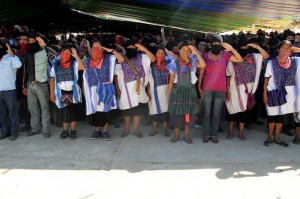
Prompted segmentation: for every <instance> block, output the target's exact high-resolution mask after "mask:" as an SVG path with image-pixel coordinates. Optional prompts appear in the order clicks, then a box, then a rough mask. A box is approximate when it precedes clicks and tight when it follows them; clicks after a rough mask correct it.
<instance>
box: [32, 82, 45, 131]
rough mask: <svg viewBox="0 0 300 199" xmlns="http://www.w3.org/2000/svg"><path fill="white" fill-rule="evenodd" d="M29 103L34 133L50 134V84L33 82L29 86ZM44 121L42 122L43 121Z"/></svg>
mask: <svg viewBox="0 0 300 199" xmlns="http://www.w3.org/2000/svg"><path fill="white" fill-rule="evenodd" d="M27 103H28V110H29V112H30V126H31V131H32V132H40V131H41V130H42V132H43V133H50V112H49V89H48V83H47V82H46V83H39V82H32V83H30V84H28V85H27ZM41 119H42V121H41Z"/></svg>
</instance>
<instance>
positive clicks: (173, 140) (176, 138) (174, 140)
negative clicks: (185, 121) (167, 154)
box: [170, 136, 179, 143]
mask: <svg viewBox="0 0 300 199" xmlns="http://www.w3.org/2000/svg"><path fill="white" fill-rule="evenodd" d="M178 140H179V137H175V136H173V137H172V139H171V140H170V142H171V143H175V142H177V141H178Z"/></svg>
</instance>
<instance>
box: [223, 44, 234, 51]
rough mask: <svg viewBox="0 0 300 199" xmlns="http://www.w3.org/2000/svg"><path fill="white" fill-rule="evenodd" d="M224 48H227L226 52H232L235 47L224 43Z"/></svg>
mask: <svg viewBox="0 0 300 199" xmlns="http://www.w3.org/2000/svg"><path fill="white" fill-rule="evenodd" d="M222 46H223V47H224V48H225V50H226V51H232V49H233V47H232V46H231V45H230V44H228V43H222Z"/></svg>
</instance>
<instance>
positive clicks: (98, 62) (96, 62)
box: [90, 48, 104, 69]
mask: <svg viewBox="0 0 300 199" xmlns="http://www.w3.org/2000/svg"><path fill="white" fill-rule="evenodd" d="M103 59H104V53H103V51H102V50H100V49H97V48H94V49H92V59H91V60H90V67H91V68H94V67H95V68H98V69H101V67H102V62H103Z"/></svg>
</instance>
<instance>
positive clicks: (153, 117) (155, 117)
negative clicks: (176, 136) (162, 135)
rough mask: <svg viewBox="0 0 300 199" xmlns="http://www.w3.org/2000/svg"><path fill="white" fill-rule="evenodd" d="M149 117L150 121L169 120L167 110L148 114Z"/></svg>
mask: <svg viewBox="0 0 300 199" xmlns="http://www.w3.org/2000/svg"><path fill="white" fill-rule="evenodd" d="M150 119H151V121H152V122H167V121H169V112H165V113H161V114H155V115H150Z"/></svg>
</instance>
